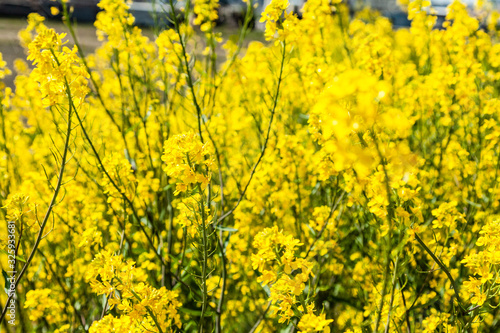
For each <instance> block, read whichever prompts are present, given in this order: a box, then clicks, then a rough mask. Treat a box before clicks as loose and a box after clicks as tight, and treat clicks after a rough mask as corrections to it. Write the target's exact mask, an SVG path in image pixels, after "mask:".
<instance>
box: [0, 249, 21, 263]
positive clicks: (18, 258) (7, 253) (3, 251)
mask: <svg viewBox="0 0 500 333" xmlns="http://www.w3.org/2000/svg"><path fill="white" fill-rule="evenodd" d="M0 252H1V253H4V254H6V255H8V256H9V255H11V254H9V252H7V251H5V250H4V249H0ZM16 259H17V260H19V261H22V262H26V260H25V259H24V258H23V257H20V256H16Z"/></svg>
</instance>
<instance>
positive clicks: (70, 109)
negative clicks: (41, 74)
mask: <svg viewBox="0 0 500 333" xmlns="http://www.w3.org/2000/svg"><path fill="white" fill-rule="evenodd" d="M66 93H67V94H68V99H69V107H68V120H67V125H68V126H67V128H66V134H65V135H66V139H65V142H64V151H63V154H62V157H61V167H60V169H59V175H58V177H57V184H56V186H55V188H54V194H53V195H52V199H51V200H50V204H49V207H48V208H47V211H46V212H45V216H44V218H43V221H42V223H41V225H40V230H39V231H38V234H37V237H36V240H35V244H34V245H33V248H32V249H31V253H30V255H29V257H28V259H27V260H26V263H25V264H24V266H23V268H22V270H21V272H20V273H19V276H18V277H17V279H16V281H15V283H14V293H12V294H10V296H9V297H8V298H7V301H6V303H5V306H4V308H3V310H2V314H1V315H0V322H1V321H3V319H4V318H5V315H6V313H7V307H8V305H9V303H10V301H11V299H12V297H13V295H14V294H15V290H16V288H17V286H18V285H19V282H20V281H21V278H22V277H23V275H24V274H25V273H26V270H27V269H28V267H29V266H30V264H31V262H32V261H33V258H34V257H35V253H36V251H37V250H38V247H39V246H40V242H41V240H42V238H43V232H44V230H45V227H46V226H47V223H48V221H49V217H50V215H51V212H52V209H53V208H54V206H55V204H56V200H57V196H58V194H59V191H60V190H61V187H62V180H63V176H64V169H65V167H66V163H67V156H68V150H69V140H70V136H71V130H72V123H71V117H72V116H73V111H75V113H76V110H75V109H74V104H73V101H72V98H71V91H70V89H69V85H68V84H67V82H66Z"/></svg>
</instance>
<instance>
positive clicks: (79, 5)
mask: <svg viewBox="0 0 500 333" xmlns="http://www.w3.org/2000/svg"><path fill="white" fill-rule="evenodd" d="M173 1H174V7H175V8H176V10H180V9H181V8H182V7H183V6H184V1H185V0H173ZM476 1H477V0H462V2H465V3H466V4H467V5H468V6H469V8H470V9H471V11H473V8H474V6H475V4H476ZM493 1H494V2H493V5H494V6H495V7H498V6H496V3H498V2H500V0H493ZM98 2H99V0H70V1H69V7H73V8H74V9H73V12H72V19H73V20H74V21H75V23H77V29H76V30H77V35H78V38H79V41H80V44H81V46H82V48H83V49H84V51H85V52H86V53H89V52H92V51H93V50H94V49H95V48H96V47H97V46H99V42H98V41H97V38H96V35H95V28H94V27H93V25H92V24H93V22H94V20H95V18H96V15H97V13H98V12H99V7H98V6H97V3H98ZM269 2H270V0H257V6H256V9H255V12H254V13H255V20H254V21H255V25H254V28H255V29H254V32H253V33H251V34H250V35H249V37H248V39H249V40H262V41H263V37H262V33H261V32H260V31H262V30H263V26H262V25H260V24H259V18H260V16H261V13H262V11H263V9H264V8H265V7H266V6H267V5H268V3H269ZM451 2H452V0H431V3H432V7H433V8H434V10H435V13H436V14H437V15H438V22H442V21H444V16H445V15H446V7H447V6H448V5H449V4H450V3H451ZM219 3H220V8H219V20H218V22H217V24H218V26H217V29H218V31H220V32H222V35H223V37H228V36H230V35H232V34H234V33H236V31H237V29H238V27H239V26H240V25H241V23H242V21H243V18H244V15H245V11H246V3H244V2H243V1H242V0H219ZM289 3H290V8H291V9H292V10H293V11H295V12H296V13H297V14H298V16H299V17H300V9H301V8H302V6H303V5H304V3H305V0H289ZM347 5H348V6H349V9H350V11H351V14H355V13H356V11H359V10H361V9H364V8H371V9H373V10H376V11H378V12H379V13H381V14H382V15H384V16H386V17H388V18H389V19H390V20H391V21H392V23H393V26H394V28H395V29H397V28H402V27H409V26H410V22H409V21H408V19H407V14H406V13H405V12H404V11H403V9H402V8H401V7H400V6H399V5H398V3H397V0H347ZM51 7H56V8H57V7H58V8H59V9H60V8H61V5H60V4H59V3H58V2H57V1H54V0H0V52H1V53H2V54H3V58H4V60H5V61H7V64H8V66H9V67H10V68H11V69H12V67H13V66H12V64H13V61H14V60H15V59H17V58H22V59H26V55H25V54H24V50H23V49H22V47H21V46H20V45H19V42H18V38H17V33H18V31H19V30H21V29H23V28H25V26H26V17H27V16H28V14H29V13H33V12H36V13H39V14H41V15H42V16H45V17H47V18H48V21H47V25H48V26H50V27H52V28H54V29H55V30H56V31H57V32H66V28H65V27H64V25H63V24H62V23H61V17H60V14H57V15H53V14H52V11H51ZM130 11H131V13H132V15H134V17H135V24H136V25H138V26H140V27H142V28H143V32H144V34H145V35H149V36H150V37H152V36H153V35H154V32H153V26H154V25H155V22H156V23H157V24H158V25H159V26H160V27H161V26H163V27H164V26H167V25H169V22H168V20H167V19H166V18H167V16H168V15H165V14H162V13H167V14H168V13H170V11H171V6H170V3H169V0H134V1H132V2H131V7H130ZM154 13H160V14H158V15H155V14H154ZM14 76H15V75H10V76H9V77H7V78H6V79H5V83H6V84H7V85H8V86H11V87H12V86H13V80H14Z"/></svg>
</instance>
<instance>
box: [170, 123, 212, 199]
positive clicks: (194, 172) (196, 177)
mask: <svg viewBox="0 0 500 333" xmlns="http://www.w3.org/2000/svg"><path fill="white" fill-rule="evenodd" d="M212 149H213V148H212V147H211V145H210V143H202V142H201V141H200V138H199V136H198V135H196V134H194V133H193V132H187V133H184V134H179V135H176V136H174V137H172V138H170V139H168V140H167V141H166V142H165V148H164V152H163V155H162V157H161V159H162V161H163V162H165V166H164V167H163V170H164V171H165V172H166V173H167V175H168V176H169V177H171V178H173V179H174V180H177V181H178V182H177V185H176V193H177V194H178V193H180V192H185V191H187V190H188V189H189V188H190V187H193V186H197V185H200V186H201V187H205V186H207V185H208V184H209V183H210V179H211V175H212V171H213V170H214V168H215V160H214V159H213V150H212Z"/></svg>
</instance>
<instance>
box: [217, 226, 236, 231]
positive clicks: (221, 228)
mask: <svg viewBox="0 0 500 333" xmlns="http://www.w3.org/2000/svg"><path fill="white" fill-rule="evenodd" d="M215 229H219V230H222V231H227V232H236V231H238V229H234V228H230V227H221V226H219V225H218V226H216V227H215Z"/></svg>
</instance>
